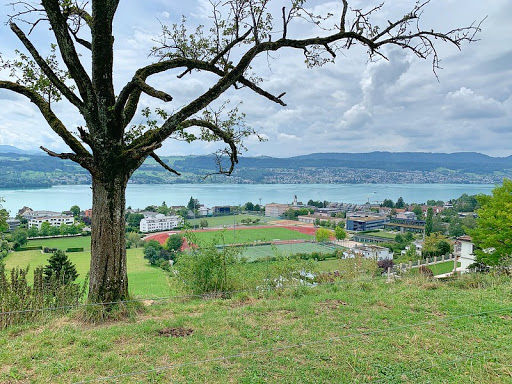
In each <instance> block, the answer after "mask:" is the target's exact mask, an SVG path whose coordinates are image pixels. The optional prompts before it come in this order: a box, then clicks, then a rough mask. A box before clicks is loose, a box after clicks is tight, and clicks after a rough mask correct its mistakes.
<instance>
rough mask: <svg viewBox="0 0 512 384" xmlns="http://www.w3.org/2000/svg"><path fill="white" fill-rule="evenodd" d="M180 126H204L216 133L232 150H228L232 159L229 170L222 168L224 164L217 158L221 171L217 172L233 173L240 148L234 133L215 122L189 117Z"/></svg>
mask: <svg viewBox="0 0 512 384" xmlns="http://www.w3.org/2000/svg"><path fill="white" fill-rule="evenodd" d="M180 127H182V128H184V129H185V128H189V127H203V128H206V129H208V130H210V131H211V132H212V133H213V134H215V135H216V136H217V137H219V138H220V139H222V141H224V142H225V143H226V144H227V145H228V146H229V148H230V150H229V151H228V152H227V153H228V155H229V160H230V163H231V165H230V167H229V169H228V170H227V171H224V170H223V169H222V165H221V163H220V159H217V164H218V165H219V172H216V173H217V174H224V175H231V173H232V172H233V170H234V168H235V165H236V164H237V163H238V149H237V147H236V143H235V140H234V137H233V135H232V134H229V133H228V132H225V131H223V130H222V129H221V128H219V127H218V126H217V125H215V124H213V123H212V122H210V121H206V120H202V119H189V120H185V121H183V122H182V123H181V124H180Z"/></svg>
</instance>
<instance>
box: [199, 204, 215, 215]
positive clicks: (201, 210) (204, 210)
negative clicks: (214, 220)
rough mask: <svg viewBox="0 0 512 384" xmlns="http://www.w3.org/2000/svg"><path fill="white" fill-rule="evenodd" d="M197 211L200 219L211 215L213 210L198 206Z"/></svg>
mask: <svg viewBox="0 0 512 384" xmlns="http://www.w3.org/2000/svg"><path fill="white" fill-rule="evenodd" d="M198 211H199V216H201V217H205V216H211V215H213V208H208V207H205V206H200V207H199V209H198Z"/></svg>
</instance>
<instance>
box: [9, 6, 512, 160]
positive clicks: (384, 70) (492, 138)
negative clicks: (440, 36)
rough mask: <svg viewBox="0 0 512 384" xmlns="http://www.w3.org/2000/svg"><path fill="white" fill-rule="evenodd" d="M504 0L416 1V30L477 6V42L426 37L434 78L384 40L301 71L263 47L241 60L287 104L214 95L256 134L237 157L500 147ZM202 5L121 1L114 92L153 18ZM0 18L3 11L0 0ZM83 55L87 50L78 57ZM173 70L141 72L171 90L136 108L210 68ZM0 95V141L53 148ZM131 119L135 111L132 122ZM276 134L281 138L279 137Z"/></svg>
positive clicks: (456, 18) (186, 90) (146, 41)
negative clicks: (423, 5)
mask: <svg viewBox="0 0 512 384" xmlns="http://www.w3.org/2000/svg"><path fill="white" fill-rule="evenodd" d="M282 3H283V4H284V2H272V4H273V6H275V7H276V11H277V15H278V16H277V17H276V18H275V19H274V20H275V21H276V23H280V21H281V19H280V6H282V5H283V4H282ZM376 3H377V2H376ZM376 3H375V4H376ZM311 4H313V5H312V11H314V12H315V13H326V12H333V13H336V11H338V10H339V7H340V4H341V2H339V1H324V0H320V1H316V2H312V3H311ZM350 4H351V6H352V7H356V8H357V7H363V8H367V7H369V6H370V4H368V2H367V1H363V0H352V1H351V2H350ZM411 4H412V2H411V1H405V0H400V1H399V0H396V1H393V2H388V3H386V4H385V7H384V9H383V12H382V14H380V15H376V16H377V17H376V18H375V19H374V20H375V21H382V22H384V23H385V24H386V23H387V20H388V19H389V20H393V19H394V18H396V16H398V17H400V16H401V15H403V14H405V13H406V12H407V11H409V10H410V8H411ZM511 7H512V5H511V3H510V1H507V0H496V1H492V2H467V1H464V0H451V1H437V2H431V3H429V4H428V7H427V11H426V12H425V14H424V15H423V16H422V25H423V26H424V27H425V28H428V29H430V26H431V25H432V26H434V27H436V28H440V29H442V30H449V29H451V28H453V27H456V26H460V25H465V24H469V23H471V22H472V21H473V20H479V19H481V18H482V16H483V15H489V17H488V19H487V20H486V21H485V23H484V24H483V26H482V27H483V32H482V34H481V35H480V36H479V37H480V39H481V41H480V42H477V43H475V44H471V45H463V47H462V51H461V52H459V51H458V50H457V49H456V48H454V47H450V46H448V45H447V44H443V43H440V44H438V52H439V54H440V55H441V58H442V59H443V61H442V63H441V64H442V67H443V68H444V69H443V70H440V71H439V72H438V74H439V78H440V81H439V82H438V81H437V79H436V77H435V76H434V75H433V74H432V67H431V62H430V61H429V60H426V61H422V60H420V59H417V58H415V57H414V56H413V55H412V54H411V53H410V52H407V51H405V50H402V49H399V48H396V47H395V48H394V49H389V50H387V51H386V54H387V56H388V58H389V61H386V60H380V61H379V62H377V63H367V55H366V51H365V50H364V49H363V48H361V47H354V48H353V49H350V50H349V51H345V52H343V53H340V54H339V55H338V57H337V62H336V64H334V65H333V64H328V65H325V66H324V67H322V68H315V69H312V70H308V69H306V67H305V65H304V56H303V53H302V52H301V51H300V50H291V49H288V50H284V51H279V52H273V53H272V54H271V55H269V56H268V57H267V56H266V55H262V56H261V57H260V58H258V59H257V60H256V61H255V62H254V66H253V68H254V70H255V71H256V72H257V73H258V74H259V75H260V76H261V77H262V78H263V79H264V80H265V81H264V82H263V83H262V84H261V86H262V88H264V89H266V90H268V91H269V92H271V93H273V94H276V95H277V94H280V93H281V92H286V95H285V96H284V97H283V100H284V101H285V102H286V103H287V104H288V106H287V107H282V106H280V105H277V104H275V103H272V102H271V101H269V100H267V99H265V98H262V97H261V96H260V95H255V94H254V93H253V92H252V91H250V90H248V89H243V90H240V91H232V90H230V91H229V92H228V93H227V94H226V96H225V97H222V98H221V99H219V101H217V102H216V104H217V105H218V104H219V103H220V102H222V101H223V100H226V99H228V98H229V99H231V101H232V105H236V104H237V102H238V101H240V100H243V101H244V103H243V105H242V106H241V107H240V110H241V111H243V112H246V114H247V124H248V125H249V126H252V127H254V128H256V129H258V130H259V131H260V132H261V133H262V135H264V136H266V137H267V138H269V140H268V141H267V142H264V143H259V142H257V140H255V139H254V138H251V139H248V140H247V147H248V149H249V153H248V155H253V154H254V155H256V154H262V155H276V154H278V155H279V156H289V155H297V154H303V153H307V152H317V151H324V150H331V151H339V150H344V151H349V152H353V151H368V150H396V151H401V150H408V151H414V150H430V151H448V152H455V151H460V150H464V151H466V150H474V151H484V152H486V153H489V154H500V155H504V154H505V155H506V154H510V153H511V149H510V145H509V144H508V143H510V142H511V141H512V140H511V139H512V138H511V133H510V132H511V129H512V127H511V126H510V121H511V117H512V116H511V111H512V69H511V66H510V58H511V57H512V52H511V51H510V49H509V48H507V47H511V46H512V24H511V23H507V22H506V21H507V17H508V15H510V11H511V9H512V8H511ZM210 9H211V5H210V3H209V1H208V0H191V1H187V2H180V1H168V0H154V1H152V2H149V3H148V2H146V3H144V2H129V4H126V5H124V6H123V7H120V8H119V11H118V15H117V16H116V20H115V29H114V34H115V37H116V40H115V41H116V43H115V48H116V52H115V63H116V67H115V69H116V72H115V78H116V84H115V86H116V91H117V92H119V90H120V87H122V86H123V85H124V84H125V83H126V81H128V80H129V79H130V78H131V76H133V73H134V72H135V70H136V69H137V68H139V67H140V66H143V65H147V64H148V63H150V62H152V61H154V58H148V57H147V54H148V53H149V50H150V48H151V47H152V46H153V45H154V44H155V43H154V41H153V40H154V39H155V37H157V36H158V34H159V33H160V23H159V20H160V21H162V22H165V23H169V24H171V23H175V22H179V21H180V19H181V15H185V16H187V19H188V21H189V23H190V25H191V26H192V25H197V24H207V23H209V22H211V19H210V18H208V16H209V12H210ZM0 17H2V18H3V19H4V20H5V10H0ZM333 20H334V19H333ZM278 29H279V28H278ZM206 30H207V28H206ZM313 31H314V32H313ZM294 33H297V34H296V35H295V36H302V35H316V34H323V33H328V32H326V31H317V30H315V26H314V25H312V24H310V23H306V22H300V23H299V24H298V26H297V27H296V28H290V30H289V37H293V36H294V35H293V34H294ZM0 34H1V36H2V39H3V40H2V53H3V54H4V55H9V54H12V52H13V51H14V49H15V48H18V49H19V48H20V45H19V42H17V40H16V39H15V37H14V35H13V34H12V33H11V32H10V30H9V28H8V27H6V26H5V25H3V24H0ZM39 36H42V37H39ZM276 36H277V35H276ZM47 37H48V31H46V30H45V29H44V28H39V29H36V30H35V31H34V32H33V33H32V34H31V38H32V39H33V40H34V43H35V44H36V46H38V48H40V49H46V47H47V45H48V38H47ZM504 47H505V48H504ZM507 49H508V51H507ZM83 58H84V60H87V56H86V55H84V57H83ZM176 75H177V73H176V72H172V73H169V74H165V75H158V76H153V77H151V78H150V79H149V80H148V83H150V84H151V85H152V86H154V87H157V88H159V89H162V90H164V91H166V92H168V93H170V94H171V95H172V96H173V97H174V100H173V101H172V102H171V103H166V104H162V103H160V101H158V100H150V99H149V98H148V97H143V98H142V100H141V101H142V104H141V107H143V106H149V107H151V108H154V107H156V106H160V107H162V106H163V107H164V108H165V109H166V110H168V111H173V110H176V109H179V108H181V107H182V106H183V105H186V104H187V103H189V102H190V101H191V100H193V99H194V98H195V97H197V96H198V95H200V94H201V93H202V92H205V91H206V90H207V89H208V88H209V87H211V86H212V84H213V83H214V82H215V81H216V80H217V78H216V77H215V76H209V75H208V76H201V75H199V74H198V73H193V74H192V75H188V76H185V77H184V78H183V79H182V80H178V79H177V78H176ZM0 79H5V72H0ZM0 100H1V101H2V108H1V109H0V140H1V142H2V143H4V144H11V145H16V146H20V147H23V148H28V147H29V146H33V147H37V146H39V145H40V144H42V143H43V144H45V145H48V146H50V145H51V146H55V147H56V149H60V148H62V147H63V146H62V144H61V143H60V139H59V138H58V137H57V136H56V135H55V134H54V133H53V132H52V131H51V130H50V129H49V128H48V127H47V125H46V123H45V122H44V120H43V119H42V118H41V117H40V116H39V112H38V111H37V110H36V109H35V108H34V107H33V106H32V105H30V103H29V102H28V101H27V100H26V99H25V98H22V97H19V96H12V94H11V93H9V92H8V91H5V90H0ZM54 107H55V111H56V113H58V115H59V117H61V118H62V120H63V121H64V122H65V123H66V124H68V125H69V126H70V127H72V129H74V128H75V127H76V126H77V125H82V124H83V122H82V121H81V119H80V117H79V116H77V114H76V113H74V112H72V111H73V108H72V107H70V106H69V105H68V104H62V106H59V105H55V106H54ZM140 119H141V117H140V116H137V117H136V119H135V122H138V121H139V120H140ZM285 140H287V142H288V143H293V145H282V143H284V142H285ZM59 146H61V147H59ZM213 147H214V146H213ZM213 147H212V145H210V144H209V145H202V144H199V143H193V144H192V145H189V144H186V143H178V142H174V141H170V142H169V143H166V144H165V145H164V147H163V148H162V149H161V150H160V153H162V154H169V155H171V154H178V153H179V154H187V153H194V154H200V153H208V152H211V151H212V149H214V148H213Z"/></svg>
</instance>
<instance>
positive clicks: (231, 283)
mask: <svg viewBox="0 0 512 384" xmlns="http://www.w3.org/2000/svg"><path fill="white" fill-rule="evenodd" d="M240 251H241V249H240V248H235V247H224V248H222V249H221V250H218V249H217V248H216V247H215V245H214V244H208V245H207V246H205V247H202V248H200V249H197V250H196V251H195V252H186V253H182V254H180V255H179V256H178V259H177V263H176V266H177V270H178V276H179V278H180V280H181V282H182V283H183V284H184V286H185V288H186V290H187V291H189V292H191V293H193V294H204V293H220V292H227V291H233V290H238V289H240V288H241V287H242V286H243V277H242V276H240V274H238V273H237V269H236V266H237V264H239V263H241V261H240V257H239V255H240ZM223 296H224V295H223Z"/></svg>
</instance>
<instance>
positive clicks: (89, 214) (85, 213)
mask: <svg viewBox="0 0 512 384" xmlns="http://www.w3.org/2000/svg"><path fill="white" fill-rule="evenodd" d="M127 212H128V211H127ZM84 216H85V217H88V218H90V219H91V218H92V208H91V209H86V210H85V211H84Z"/></svg>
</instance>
